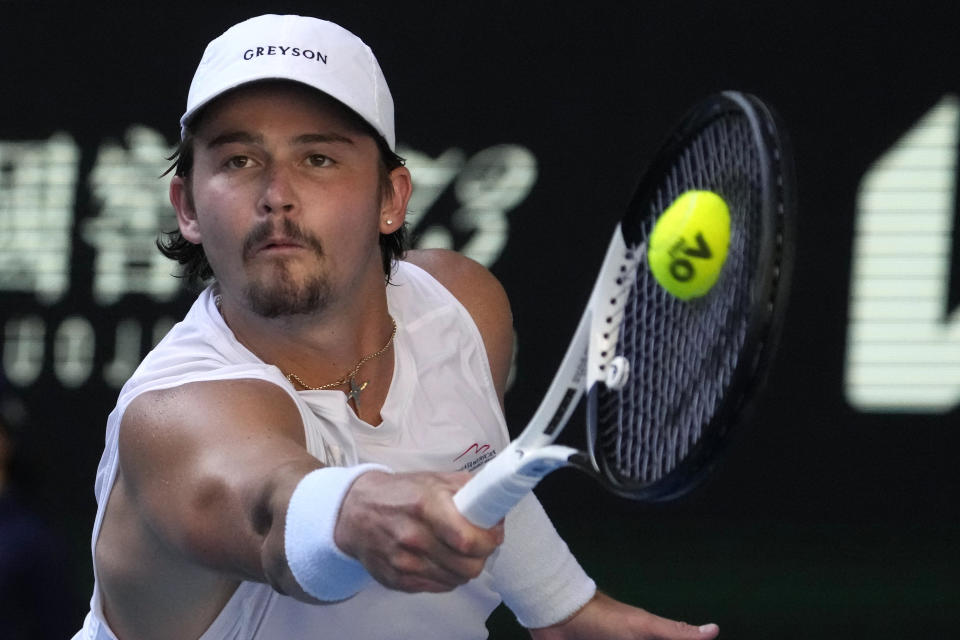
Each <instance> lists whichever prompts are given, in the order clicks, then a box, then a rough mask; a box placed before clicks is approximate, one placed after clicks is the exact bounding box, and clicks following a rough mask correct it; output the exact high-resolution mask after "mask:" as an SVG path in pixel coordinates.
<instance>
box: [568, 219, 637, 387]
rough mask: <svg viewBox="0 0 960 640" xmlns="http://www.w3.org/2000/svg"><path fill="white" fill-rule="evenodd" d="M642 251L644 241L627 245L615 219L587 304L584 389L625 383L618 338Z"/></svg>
mask: <svg viewBox="0 0 960 640" xmlns="http://www.w3.org/2000/svg"><path fill="white" fill-rule="evenodd" d="M644 254H645V245H643V244H641V245H639V246H638V247H634V248H632V249H631V248H630V247H628V246H627V244H626V242H624V239H623V232H622V231H621V229H620V224H619V223H618V224H617V228H616V231H615V232H614V234H613V238H612V239H611V240H610V245H609V246H608V247H607V255H606V256H604V259H603V266H602V268H601V271H600V274H599V275H598V276H597V282H596V284H595V285H594V288H593V293H592V294H591V296H590V303H589V305H588V307H589V308H590V310H591V313H590V348H589V349H587V380H586V384H584V385H583V386H584V388H586V389H589V388H590V387H591V386H593V385H594V384H595V383H597V382H603V383H604V384H607V385H608V386H610V387H611V388H620V387H622V386H623V385H624V384H626V376H628V375H629V374H630V371H629V367H628V366H627V362H626V360H625V359H624V358H622V357H618V356H617V353H616V351H617V339H618V338H619V336H620V326H621V325H622V324H623V314H624V306H625V305H626V302H627V298H628V294H629V293H630V287H631V286H633V282H634V273H635V272H636V270H637V265H638V264H639V263H640V260H641V259H642V258H643V256H644Z"/></svg>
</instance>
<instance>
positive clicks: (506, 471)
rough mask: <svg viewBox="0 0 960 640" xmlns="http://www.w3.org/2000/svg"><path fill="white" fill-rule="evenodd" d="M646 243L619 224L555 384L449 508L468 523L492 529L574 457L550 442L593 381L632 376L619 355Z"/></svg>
mask: <svg viewBox="0 0 960 640" xmlns="http://www.w3.org/2000/svg"><path fill="white" fill-rule="evenodd" d="M643 254H644V251H643V245H641V246H640V247H637V248H634V249H630V248H629V247H628V246H627V245H626V243H625V242H624V239H623V233H622V232H621V231H620V225H619V224H618V225H617V228H616V231H615V232H614V234H613V238H612V240H611V241H610V245H609V246H608V248H607V254H606V256H605V258H604V261H603V265H602V267H601V270H600V274H599V275H598V276H597V281H596V283H595V284H594V287H593V291H592V293H591V295H590V301H589V303H588V304H587V311H586V312H585V313H584V314H583V316H582V317H581V319H580V323H579V325H578V326H577V330H576V332H575V334H574V337H573V340H572V341H571V343H570V346H569V347H568V348H567V352H566V354H565V355H564V357H563V360H562V361H561V363H560V367H559V368H558V369H557V373H556V375H555V376H554V379H553V382H552V383H551V384H550V388H549V389H548V390H547V393H546V395H545V396H544V398H543V401H542V402H541V403H540V406H539V407H538V408H537V411H536V413H534V415H533V418H532V419H531V420H530V423H529V424H528V425H527V428H526V429H524V431H523V433H521V434H520V436H519V437H518V438H517V439H516V440H514V441H513V442H511V443H510V445H509V446H508V447H507V448H506V449H504V450H503V451H502V452H500V453H499V454H498V455H497V457H496V458H494V459H493V460H491V461H490V462H488V463H487V464H486V465H484V467H483V468H482V469H481V470H480V471H479V472H477V473H476V474H475V475H474V477H473V478H471V479H470V482H468V483H467V484H466V485H464V486H463V488H461V489H460V491H458V492H457V494H456V495H455V496H454V503H455V504H456V505H457V508H458V509H459V510H460V512H461V513H462V514H463V515H464V516H465V517H466V518H467V519H468V520H470V521H471V522H473V523H474V524H476V525H479V526H482V527H487V528H489V527H492V526H493V525H495V524H497V523H498V522H500V520H502V519H503V517H504V516H505V515H506V514H507V512H509V511H510V509H512V508H513V506H514V505H516V504H517V503H518V502H519V501H520V500H521V499H522V498H523V497H524V496H525V495H526V494H527V493H529V492H530V491H531V490H532V489H533V487H535V486H536V485H537V483H538V482H540V480H541V479H542V478H543V477H544V476H545V475H547V474H548V473H550V472H551V471H554V470H555V469H557V468H559V467H562V466H566V465H567V463H568V460H569V459H570V456H572V455H573V454H575V453H578V451H577V450H576V449H573V448H571V447H566V446H561V445H554V444H552V443H553V441H554V440H555V439H556V437H557V436H558V435H559V433H560V431H562V430H563V426H564V425H565V424H566V423H567V420H569V418H570V415H571V414H572V413H573V411H574V409H576V407H577V404H578V403H579V401H580V398H581V396H582V395H583V393H584V391H586V390H587V389H589V388H590V387H591V386H592V385H593V384H595V383H597V382H603V383H604V384H607V385H608V386H610V387H611V388H614V389H616V388H620V387H622V386H623V385H624V384H626V381H627V379H628V377H629V375H630V369H629V366H627V364H628V363H627V362H626V360H625V359H624V358H622V357H619V356H617V355H616V344H617V337H618V335H619V333H620V325H621V324H622V323H623V314H624V304H625V303H626V300H627V294H628V293H629V288H630V286H631V285H632V283H633V281H634V272H635V271H636V268H637V265H638V264H639V261H640V259H641V258H642V256H643Z"/></svg>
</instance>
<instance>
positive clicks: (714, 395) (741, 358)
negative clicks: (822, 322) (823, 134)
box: [454, 92, 794, 527]
mask: <svg viewBox="0 0 960 640" xmlns="http://www.w3.org/2000/svg"><path fill="white" fill-rule="evenodd" d="M792 176H793V173H792V164H791V158H790V156H789V155H788V154H787V152H786V149H785V141H784V135H783V133H782V132H781V131H780V130H779V128H778V126H777V121H776V119H775V117H774V115H773V113H772V112H771V110H770V108H769V107H768V106H766V105H765V104H764V103H763V102H762V101H761V100H760V99H758V98H757V97H755V96H752V95H749V94H744V93H738V92H724V93H721V94H716V95H713V96H711V97H709V98H708V99H706V100H704V101H703V102H702V103H700V104H699V105H697V106H696V107H695V108H694V109H693V110H692V111H691V112H690V113H689V114H687V116H686V117H685V118H684V119H683V120H682V122H681V124H680V125H679V126H678V128H677V129H676V130H675V132H674V133H673V134H672V135H671V136H670V137H669V139H668V140H667V142H666V143H665V145H664V147H663V148H662V149H661V150H660V152H659V153H658V154H657V156H655V159H654V161H653V163H652V164H651V166H650V168H649V169H648V170H647V172H646V173H645V175H644V177H643V178H642V179H641V181H640V184H639V186H638V187H637V190H636V192H635V194H634V196H633V199H632V201H631V203H630V205H629V207H628V209H627V211H626V214H625V215H624V217H623V218H622V220H621V221H620V223H619V224H618V225H617V228H616V230H615V231H614V233H613V238H612V239H611V241H610V245H609V247H608V249H607V253H606V257H605V258H604V261H603V264H602V266H601V267H600V273H599V276H598V277H597V280H596V284H595V285H594V288H593V291H592V293H591V295H590V299H589V301H588V303H587V307H586V310H585V311H584V313H583V316H582V318H581V320H580V323H579V325H578V327H577V330H576V333H575V335H574V337H573V340H572V341H571V343H570V346H569V348H568V349H567V353H566V355H565V356H564V358H563V360H562V361H561V364H560V367H559V369H558V371H557V373H556V376H555V377H554V380H553V382H552V383H551V385H550V387H549V389H548V391H547V393H546V395H545V397H544V399H543V401H542V402H541V404H540V407H539V408H538V409H537V411H536V412H535V414H534V416H533V418H532V419H531V420H530V423H529V424H528V425H527V427H526V428H525V429H524V431H523V433H521V434H520V436H519V437H517V438H516V439H515V440H514V441H513V442H512V443H510V445H509V446H508V447H507V448H506V449H504V450H503V451H502V452H500V454H499V455H497V457H495V458H494V459H493V460H491V461H490V462H488V463H487V464H486V465H485V466H484V467H483V468H482V469H481V470H480V471H479V472H477V473H476V474H475V475H474V476H473V477H472V478H471V479H470V480H469V481H468V482H467V484H465V485H464V486H463V487H462V488H461V489H460V490H459V491H458V492H457V494H456V495H455V496H454V502H455V504H456V505H457V507H458V508H459V510H460V512H461V513H463V514H464V516H466V517H467V519H469V520H470V521H471V522H473V523H474V524H477V525H479V526H482V527H491V526H493V525H494V524H496V523H497V522H499V521H500V520H501V519H502V518H503V517H504V516H505V515H506V514H507V512H508V511H509V510H510V509H511V508H512V507H513V506H514V505H515V504H516V503H517V502H519V501H520V500H521V499H522V498H523V497H524V496H525V495H526V494H527V493H528V492H529V491H530V490H532V489H533V487H534V486H535V485H536V484H537V483H538V482H539V481H540V479H542V478H543V477H544V476H545V475H546V474H548V473H550V472H551V471H553V470H555V469H557V468H559V467H562V466H572V467H575V468H577V469H580V470H582V471H585V472H587V473H588V474H590V475H592V476H594V477H595V478H597V479H598V480H599V481H600V482H601V483H602V484H603V485H604V486H605V487H606V488H608V489H609V490H611V491H613V492H614V493H616V494H618V495H621V496H624V497H627V498H632V499H636V500H642V501H664V500H669V499H672V498H676V497H678V496H680V495H682V494H683V493H685V492H687V491H689V490H690V489H691V488H692V487H694V486H695V485H696V484H697V482H698V481H700V480H701V479H702V478H703V477H704V475H705V474H706V472H707V471H708V470H710V469H711V468H712V467H713V466H714V464H715V462H716V460H717V458H718V454H719V453H720V451H721V450H722V449H723V446H724V445H725V444H726V442H727V440H728V436H729V435H730V432H731V431H732V429H733V427H734V426H735V425H736V424H737V423H738V422H741V421H742V417H743V413H744V412H743V409H744V408H745V407H746V406H747V404H748V400H749V399H751V397H753V396H754V395H755V394H756V392H757V390H758V388H759V387H760V384H761V382H762V380H763V378H764V375H765V371H766V369H767V365H768V363H769V361H770V356H771V353H772V351H773V349H774V345H775V343H776V341H777V336H778V334H779V327H780V325H781V324H782V322H781V320H782V316H783V311H784V307H785V306H786V298H787V288H788V286H787V285H788V280H789V272H790V265H791V262H792V253H793V250H792V246H793V233H792V225H793V216H794V204H793V197H794V195H793V180H792ZM704 191H707V192H711V193H712V194H715V195H717V196H719V197H720V198H721V199H722V200H723V202H724V203H726V205H727V208H728V210H729V246H728V249H727V254H726V260H725V261H724V262H723V264H722V268H721V269H720V271H719V275H718V276H717V279H716V282H715V283H714V284H713V285H712V287H711V288H709V290H708V291H707V292H706V293H704V294H701V295H698V296H697V297H692V298H690V299H688V300H682V299H680V298H678V297H675V296H674V295H672V294H671V293H668V292H667V290H666V289H665V288H664V287H663V286H661V284H660V281H658V280H657V278H656V277H655V276H654V274H653V273H652V271H651V267H650V265H649V261H648V258H647V245H648V242H649V239H650V236H651V233H652V231H653V229H654V227H655V225H656V224H657V221H658V219H659V218H660V217H661V214H662V213H663V212H664V211H665V210H666V209H667V208H668V207H669V206H670V205H671V203H674V202H676V201H677V200H678V198H680V196H682V195H683V194H685V193H688V192H704ZM688 231H689V230H688ZM694 231H696V229H694ZM690 241H691V242H693V240H692V239H691V240H690ZM691 246H692V249H691V250H689V251H688V252H687V255H685V256H682V257H683V258H684V260H685V261H686V264H685V265H683V266H685V268H687V270H686V271H684V272H683V273H678V274H677V275H679V276H687V275H689V272H690V269H689V267H693V269H695V268H696V266H697V265H696V262H697V259H698V258H700V257H703V256H705V255H707V254H709V253H710V247H709V246H708V245H707V244H704V243H703V238H702V237H700V238H699V240H698V244H696V245H691ZM584 394H586V421H585V424H586V445H585V449H584V450H579V449H575V448H572V447H569V446H565V445H559V444H553V442H554V441H555V440H556V438H557V436H558V435H559V434H560V432H561V431H562V430H563V428H564V426H565V425H566V424H567V421H568V420H569V419H570V416H571V414H572V413H573V411H574V409H575V408H576V407H577V406H578V405H579V403H580V399H581V397H582V396H583V395H584Z"/></svg>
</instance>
